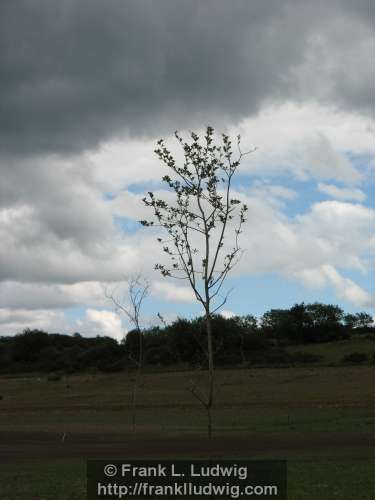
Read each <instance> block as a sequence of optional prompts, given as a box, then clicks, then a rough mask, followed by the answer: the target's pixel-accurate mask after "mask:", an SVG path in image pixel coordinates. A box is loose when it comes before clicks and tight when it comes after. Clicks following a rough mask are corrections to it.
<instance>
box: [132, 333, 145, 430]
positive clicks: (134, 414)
mask: <svg viewBox="0 0 375 500" xmlns="http://www.w3.org/2000/svg"><path fill="white" fill-rule="evenodd" d="M138 336H139V337H138V338H139V354H138V366H137V373H136V376H135V379H134V383H133V390H132V398H131V407H132V430H133V434H135V433H136V430H137V393H138V388H139V386H140V385H141V378H142V368H143V334H142V331H141V329H140V328H139V327H138Z"/></svg>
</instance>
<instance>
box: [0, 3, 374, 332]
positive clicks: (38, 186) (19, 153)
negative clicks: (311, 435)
mask: <svg viewBox="0 0 375 500" xmlns="http://www.w3.org/2000/svg"><path fill="white" fill-rule="evenodd" d="M374 81H375V3H374V2H373V1H371V0H362V1H361V0H357V1H356V2H353V1H351V0H331V1H330V2H327V1H320V0H316V1H315V2H309V1H307V0H298V1H291V0H290V1H288V0H285V1H283V2H280V1H279V0H268V1H267V2H265V1H264V0H253V1H251V2H249V1H248V0H236V1H235V2H228V1H224V0H203V1H202V0H199V1H198V0H189V1H182V0H177V1H176V0H124V1H121V2H120V1H118V0H106V1H105V2H104V1H102V0H60V1H59V2H51V1H50V0H33V1H32V2H30V1H28V0H2V2H1V4H0V175H1V181H0V242H1V244H0V335H13V334H15V333H17V332H21V331H22V330H23V329H24V328H27V327H29V328H42V329H45V330H47V331H50V332H64V333H73V332H76V331H78V332H80V333H82V334H83V335H88V336H92V335H109V336H112V337H114V338H116V339H118V340H120V339H121V338H122V337H123V335H124V333H125V332H126V331H127V329H129V328H130V325H129V323H128V322H127V321H126V318H123V317H122V316H121V315H120V314H119V312H118V311H116V310H115V308H114V307H113V305H112V303H111V301H109V300H108V298H106V291H107V292H108V290H116V291H121V290H123V287H124V286H125V282H126V280H127V279H129V277H131V276H132V275H134V273H138V272H140V273H142V275H143V276H144V277H146V278H147V279H148V280H149V282H150V295H149V297H148V298H147V300H146V301H145V302H144V312H143V322H144V325H145V326H149V325H151V324H157V313H160V314H162V315H163V317H164V318H165V319H166V320H167V321H172V320H173V319H175V318H176V317H177V316H179V315H180V316H195V315H198V314H200V312H201V310H200V308H199V305H197V304H196V303H195V302H194V298H193V297H192V294H191V292H190V290H189V288H187V287H186V286H185V283H184V282H183V283H181V282H180V281H179V280H178V281H175V280H173V279H165V278H163V277H162V276H160V275H158V274H157V273H156V272H155V271H154V269H153V268H154V265H155V263H156V262H157V261H158V259H159V255H160V247H159V246H158V243H157V241H156V237H155V233H154V232H152V231H151V232H150V231H149V230H147V228H142V227H141V226H140V225H139V223H138V220H140V219H143V218H148V216H149V215H150V214H149V212H148V210H147V207H144V206H143V204H142V201H141V199H142V197H143V195H144V193H146V192H147V191H149V190H150V189H153V190H156V191H158V192H159V193H161V194H162V195H163V191H162V189H163V186H162V184H161V183H160V179H161V177H162V176H163V175H165V174H166V173H168V172H166V167H165V166H163V165H162V164H161V163H160V162H159V160H158V158H157V156H156V155H155V154H154V149H155V144H156V141H157V140H158V139H160V138H164V139H165V141H166V144H167V145H168V146H169V147H171V148H172V150H174V148H176V144H175V139H174V135H173V133H174V131H175V130H179V131H180V132H181V134H183V135H184V137H188V135H189V133H190V132H191V131H192V130H194V131H197V132H199V131H202V130H204V129H205V127H206V126H207V125H211V126H213V127H214V128H215V131H216V132H217V134H218V138H220V134H221V133H227V134H229V135H231V136H236V135H237V134H241V138H242V144H243V147H244V148H249V149H251V148H256V151H255V152H254V153H252V154H251V155H248V156H246V157H245V158H244V159H243V161H242V163H241V166H240V169H239V171H238V175H237V180H236V183H235V186H234V189H235V192H236V193H237V194H238V196H239V197H240V198H241V199H242V200H243V201H245V202H246V203H247V204H248V206H249V212H248V220H247V222H246V224H245V226H244V231H243V234H242V235H241V247H242V248H243V249H244V253H243V256H242V259H241V261H240V262H239V264H238V265H237V267H236V268H235V269H233V272H232V274H231V277H230V279H229V280H228V289H229V288H232V289H233V291H232V292H231V294H230V296H229V298H228V302H227V303H226V304H225V307H224V310H223V314H224V315H226V316H230V315H231V314H248V313H250V314H254V315H257V316H259V315H261V314H262V313H264V312H265V311H267V310H269V309H270V308H277V307H290V306H292V305H293V304H294V303H296V302H302V301H305V302H314V301H321V302H327V303H335V304H338V305H340V306H341V307H342V308H343V309H344V310H345V311H361V310H365V311H367V312H369V313H370V314H372V315H375V284H374V277H375V201H374V200H375V198H374V194H375V86H374ZM124 290H125V289H124Z"/></svg>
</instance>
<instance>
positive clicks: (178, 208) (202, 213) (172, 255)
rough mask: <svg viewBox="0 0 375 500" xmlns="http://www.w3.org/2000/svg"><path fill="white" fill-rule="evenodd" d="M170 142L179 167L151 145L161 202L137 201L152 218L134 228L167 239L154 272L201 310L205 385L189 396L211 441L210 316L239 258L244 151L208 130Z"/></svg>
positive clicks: (164, 151)
mask: <svg viewBox="0 0 375 500" xmlns="http://www.w3.org/2000/svg"><path fill="white" fill-rule="evenodd" d="M175 137H176V139H177V141H178V144H179V145H180V146H181V148H182V154H183V155H182V158H181V162H180V161H177V160H176V159H175V157H174V155H173V154H172V153H171V151H170V150H169V149H168V148H167V147H166V146H165V143H164V140H163V139H160V140H159V141H158V142H157V148H156V150H155V153H156V155H157V156H158V158H159V159H160V160H161V161H162V162H163V163H164V164H165V165H166V166H167V168H168V169H169V172H170V175H165V176H164V177H163V178H162V180H163V182H164V183H165V184H166V187H167V190H166V193H165V196H164V199H162V198H158V197H157V196H156V195H155V194H154V193H153V192H151V191H150V192H148V195H147V196H146V197H145V198H143V202H144V203H145V205H146V206H148V207H150V208H151V209H153V214H154V218H153V219H152V220H142V221H140V223H141V224H142V225H144V226H148V227H150V226H152V227H158V228H162V229H163V230H164V231H165V232H166V233H167V236H166V238H160V237H158V238H157V239H158V241H159V243H161V245H162V249H163V251H164V253H165V254H166V256H167V257H168V258H167V259H166V261H164V263H158V264H156V265H155V269H157V270H159V271H160V272H161V274H162V276H164V277H173V278H177V279H185V280H187V281H188V283H189V285H190V287H191V288H192V290H193V292H194V295H195V298H196V299H197V301H198V302H200V304H201V305H202V306H203V310H204V317H205V328H206V334H207V348H206V355H207V362H208V385H207V391H204V392H203V391H200V390H199V389H198V388H197V387H196V386H192V389H191V390H192V393H193V394H194V396H195V397H196V398H197V399H198V400H199V401H200V403H201V404H202V405H203V407H204V408H205V410H206V413H207V433H208V437H209V439H211V437H212V408H213V403H214V347H213V332H212V316H213V314H215V313H216V312H217V311H218V310H219V309H220V308H221V307H222V306H223V305H224V304H225V302H226V301H227V298H228V293H224V294H223V284H224V282H225V279H226V278H227V276H228V274H229V272H230V271H231V269H232V268H233V266H234V265H235V264H236V263H237V261H238V260H239V258H240V256H241V248H240V246H239V236H240V234H241V230H242V226H243V223H244V222H245V220H246V212H247V209H248V208H247V206H246V205H245V204H243V203H242V202H241V201H240V200H238V199H237V198H235V197H232V194H231V193H233V177H234V175H235V173H236V172H237V170H238V167H239V166H240V162H241V160H242V158H243V157H244V155H246V154H248V153H250V151H248V152H242V151H241V145H240V144H241V139H240V136H237V138H236V144H235V146H236V147H235V148H234V147H233V146H232V142H231V140H230V138H229V136H228V135H226V134H221V137H220V139H219V140H218V141H217V140H215V134H214V129H213V128H212V127H210V126H208V127H207V129H206V131H205V135H204V136H203V137H200V136H199V135H198V134H196V133H194V132H192V133H191V140H190V139H189V142H186V141H184V139H183V138H182V136H181V135H180V134H179V133H178V132H175ZM229 236H230V237H229ZM165 262H167V263H165Z"/></svg>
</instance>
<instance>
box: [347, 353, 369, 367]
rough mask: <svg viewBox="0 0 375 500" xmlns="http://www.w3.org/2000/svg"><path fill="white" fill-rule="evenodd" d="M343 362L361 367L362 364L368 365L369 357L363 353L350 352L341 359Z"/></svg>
mask: <svg viewBox="0 0 375 500" xmlns="http://www.w3.org/2000/svg"><path fill="white" fill-rule="evenodd" d="M342 360H343V362H344V363H347V364H353V365H361V364H363V363H368V361H369V357H368V354H366V353H365V352H352V353H351V354H347V355H346V356H344V357H343V359H342Z"/></svg>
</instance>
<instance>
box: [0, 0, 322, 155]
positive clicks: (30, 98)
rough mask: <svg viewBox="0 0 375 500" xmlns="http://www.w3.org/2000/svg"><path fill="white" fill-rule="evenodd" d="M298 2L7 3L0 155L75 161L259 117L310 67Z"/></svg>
mask: <svg viewBox="0 0 375 500" xmlns="http://www.w3.org/2000/svg"><path fill="white" fill-rule="evenodd" d="M294 4H295V2H280V1H279V0H268V1H267V2H264V1H257V2H250V1H248V0H236V1H235V2H228V1H224V0H206V1H203V2H201V1H198V0H195V1H176V0H163V1H155V0H148V1H146V0H131V1H130V0H127V1H117V0H116V1H115V0H105V1H103V0H61V1H59V2H51V1H50V0H45V1H42V0H33V1H32V2H30V1H27V0H25V1H20V0H9V1H7V0H5V1H3V2H2V3H1V7H0V33H1V35H0V37H1V38H0V67H1V79H0V116H1V123H0V148H1V151H3V152H4V151H6V152H9V153H21V154H23V153H43V152H48V151H49V152H62V153H64V152H74V151H75V152H76V151H79V150H81V149H84V148H89V147H92V146H94V145H96V144H97V143H98V142H99V141H100V140H103V139H105V138H108V137H110V136H112V135H115V134H118V133H121V132H123V131H128V132H129V133H131V134H135V135H142V134H158V133H160V131H161V130H167V131H168V132H169V131H170V130H171V129H173V130H174V129H175V128H177V127H178V128H182V127H184V126H188V125H191V124H194V123H198V124H199V125H200V124H202V123H206V121H210V122H212V121H215V123H217V122H218V121H221V120H224V119H226V120H228V119H229V120H230V119H235V118H238V117H241V116H245V115H249V114H251V113H254V112H256V111H257V110H258V109H259V106H260V105H261V103H262V102H264V101H265V100H273V99H277V98H278V97H279V96H285V95H286V94H288V93H289V92H290V90H289V87H290V78H288V72H289V70H290V69H292V68H293V67H295V66H296V65H298V64H300V63H301V62H302V60H303V53H304V52H303V47H304V45H305V42H306V40H307V38H308V33H309V31H310V30H311V29H312V27H313V23H312V22H311V9H310V8H309V7H306V6H305V7H303V6H302V5H301V3H299V4H298V3H297V4H296V5H300V7H299V8H297V9H296V8H295V7H294ZM312 11H313V10H312Z"/></svg>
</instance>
